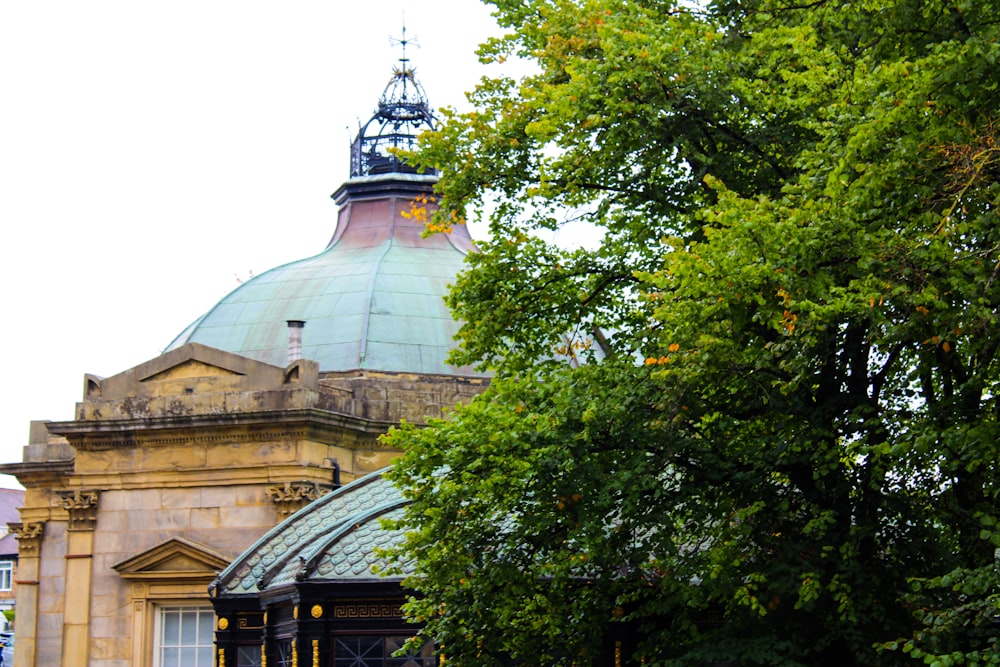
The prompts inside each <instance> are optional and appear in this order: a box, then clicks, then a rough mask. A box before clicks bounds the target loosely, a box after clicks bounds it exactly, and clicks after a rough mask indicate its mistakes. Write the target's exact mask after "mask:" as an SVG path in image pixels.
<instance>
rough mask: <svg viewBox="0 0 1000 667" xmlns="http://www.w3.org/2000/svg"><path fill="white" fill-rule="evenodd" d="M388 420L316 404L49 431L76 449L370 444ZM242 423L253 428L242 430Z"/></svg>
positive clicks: (61, 425) (63, 425) (54, 426)
mask: <svg viewBox="0 0 1000 667" xmlns="http://www.w3.org/2000/svg"><path fill="white" fill-rule="evenodd" d="M393 425H394V424H393V423H392V422H386V421H378V420H371V419H365V418H362V417H354V416H350V415H343V414H339V413H335V412H329V411H326V410H319V409H316V408H306V409H299V410H275V411H263V412H250V413H245V412H244V413H226V414H212V415H183V416H169V417H150V418H143V419H115V420H102V421H85V420H81V421H70V422H49V423H48V428H49V431H50V432H51V433H54V434H56V435H61V436H63V437H65V438H66V439H67V440H69V442H70V443H71V444H72V445H73V447H75V448H76V449H77V450H80V451H86V450H98V449H118V448H127V447H135V446H138V445H139V444H143V445H157V444H160V445H171V444H179V443H210V442H232V441H234V440H236V441H246V442H254V441H258V440H266V439H274V438H276V437H292V438H312V439H317V440H321V441H326V440H329V439H331V438H330V436H338V439H342V438H343V436H344V434H345V433H350V434H352V437H351V438H350V439H351V440H356V441H361V440H365V441H367V440H371V443H372V444H373V445H374V444H375V442H376V439H377V438H378V436H379V435H381V434H382V433H385V432H386V431H387V430H389V427H390V426H393ZM247 427H254V430H253V431H252V432H251V431H246V430H245V429H246V428H247Z"/></svg>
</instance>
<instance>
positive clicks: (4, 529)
mask: <svg viewBox="0 0 1000 667" xmlns="http://www.w3.org/2000/svg"><path fill="white" fill-rule="evenodd" d="M23 503H24V491H21V490H20V489H0V612H4V613H10V612H12V611H13V610H14V597H15V594H16V593H17V556H18V551H17V538H16V536H15V535H14V533H12V532H10V530H9V526H13V527H14V528H17V526H18V525H20V514H19V513H18V508H19V507H21V505H22V504H23ZM9 629H10V628H9V622H8V621H7V619H6V618H5V617H3V616H0V631H7V630H9Z"/></svg>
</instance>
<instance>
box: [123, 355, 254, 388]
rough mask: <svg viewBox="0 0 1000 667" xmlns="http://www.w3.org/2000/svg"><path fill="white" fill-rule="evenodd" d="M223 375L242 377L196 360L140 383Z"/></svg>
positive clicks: (220, 367)
mask: <svg viewBox="0 0 1000 667" xmlns="http://www.w3.org/2000/svg"><path fill="white" fill-rule="evenodd" d="M223 375H243V373H237V372H236V371H234V370H232V369H231V368H223V367H222V366H216V365H215V364H207V363H205V362H203V361H198V360H196V359H188V360H187V361H184V362H181V363H179V364H177V365H176V366H171V367H170V368H167V369H166V370H163V371H160V372H159V373H154V374H152V375H150V376H148V377H144V378H142V380H141V382H162V381H165V380H187V379H191V378H209V377H220V376H223Z"/></svg>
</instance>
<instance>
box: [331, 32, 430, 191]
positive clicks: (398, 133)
mask: <svg viewBox="0 0 1000 667" xmlns="http://www.w3.org/2000/svg"><path fill="white" fill-rule="evenodd" d="M389 41H390V42H391V43H393V44H399V45H401V46H402V47H403V55H402V57H401V58H400V59H399V62H400V65H399V66H396V67H393V68H392V78H391V79H389V84H388V85H387V86H386V87H385V90H384V91H383V92H382V97H381V98H379V101H378V108H377V109H376V110H375V115H373V116H372V117H371V119H370V120H369V121H368V122H367V123H365V125H364V126H362V127H361V131H360V132H359V133H358V136H357V138H356V139H355V140H354V143H353V144H352V145H351V178H354V177H356V176H372V175H375V174H385V173H412V172H414V171H415V169H414V168H413V167H411V166H410V165H407V164H406V163H405V162H404V160H402V158H400V157H399V152H400V151H407V150H413V149H414V148H415V147H416V143H417V135H419V134H420V133H421V132H423V131H424V130H428V129H433V128H434V114H433V113H432V112H431V108H430V104H428V102H427V95H426V94H425V93H424V89H423V87H422V86H421V85H420V83H419V82H418V81H417V77H416V69H414V68H412V67H410V66H409V62H410V59H409V58H408V57H407V54H406V47H407V46H409V45H410V44H413V45H418V44H417V42H416V40H415V39H411V38H408V37H407V36H406V23H405V21H404V23H403V36H402V37H398V38H397V37H390V38H389Z"/></svg>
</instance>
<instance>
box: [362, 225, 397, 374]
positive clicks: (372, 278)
mask: <svg viewBox="0 0 1000 667" xmlns="http://www.w3.org/2000/svg"><path fill="white" fill-rule="evenodd" d="M390 248H392V236H390V237H389V238H388V239H387V240H386V242H385V245H384V246H383V248H382V252H381V253H379V256H378V257H377V258H376V259H375V261H374V262H372V269H371V272H370V273H369V274H368V292H367V295H366V299H367V303H368V307H367V308H365V311H364V317H363V319H362V321H361V340H360V341H358V366H359V367H361V368H365V364H366V359H365V357H366V356H367V355H368V326H369V324H370V323H371V319H372V308H374V306H375V304H374V301H375V282H376V280H377V279H378V274H379V269H380V268H381V267H382V261H383V260H384V259H385V256H386V255H387V254H389V249H390Z"/></svg>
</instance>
